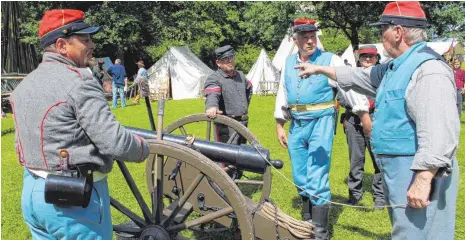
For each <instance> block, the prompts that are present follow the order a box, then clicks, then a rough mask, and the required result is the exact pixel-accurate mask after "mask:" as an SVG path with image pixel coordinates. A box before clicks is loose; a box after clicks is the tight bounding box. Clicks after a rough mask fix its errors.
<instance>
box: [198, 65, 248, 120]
mask: <svg viewBox="0 0 465 240" xmlns="http://www.w3.org/2000/svg"><path fill="white" fill-rule="evenodd" d="M205 95H206V100H205V108H206V109H209V108H212V107H217V108H219V109H220V110H221V111H223V114H224V115H227V116H242V115H244V114H247V112H248V108H249V104H250V99H251V98H252V83H251V82H250V81H248V80H247V79H246V78H245V76H244V74H243V73H242V72H240V71H236V75H235V76H234V77H231V76H229V75H227V74H226V73H225V72H223V71H222V70H221V69H218V70H217V71H216V72H214V73H212V74H210V76H208V78H207V80H206V81H205Z"/></svg>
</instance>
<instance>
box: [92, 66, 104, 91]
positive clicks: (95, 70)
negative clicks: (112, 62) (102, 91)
mask: <svg viewBox="0 0 465 240" xmlns="http://www.w3.org/2000/svg"><path fill="white" fill-rule="evenodd" d="M94 61H95V60H94ZM103 63H104V62H103V60H101V59H100V60H98V61H97V64H95V65H94V66H93V67H92V75H93V76H94V77H95V79H96V80H97V81H98V82H99V83H100V85H101V86H102V87H103V78H104V77H105V72H106V70H105V68H104V67H103Z"/></svg>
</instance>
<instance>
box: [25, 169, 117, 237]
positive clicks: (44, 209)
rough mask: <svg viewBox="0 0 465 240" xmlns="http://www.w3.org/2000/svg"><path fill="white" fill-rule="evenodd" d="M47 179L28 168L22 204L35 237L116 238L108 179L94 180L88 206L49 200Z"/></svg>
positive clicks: (26, 220) (26, 219) (27, 222)
mask: <svg viewBox="0 0 465 240" xmlns="http://www.w3.org/2000/svg"><path fill="white" fill-rule="evenodd" d="M44 187H45V180H44V179H43V178H40V177H39V178H34V177H33V176H32V175H31V174H30V173H29V172H28V171H27V170H24V185H23V195H22V197H21V208H22V210H23V217H24V221H25V222H26V224H27V225H28V226H29V229H30V230H31V234H32V239H76V240H78V239H79V240H84V239H89V240H107V239H112V234H113V232H112V231H113V226H112V224H111V214H110V195H109V193H108V184H107V179H106V178H105V179H103V180H101V181H98V182H95V183H94V190H93V191H92V196H91V199H90V203H89V206H87V208H82V207H69V206H58V205H53V204H48V203H46V202H45V198H44Z"/></svg>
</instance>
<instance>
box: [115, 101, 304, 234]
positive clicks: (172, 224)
mask: <svg viewBox="0 0 465 240" xmlns="http://www.w3.org/2000/svg"><path fill="white" fill-rule="evenodd" d="M146 101H147V102H148V99H146ZM160 105H161V107H160ZM147 108H148V109H147V110H148V113H149V118H150V121H151V126H152V130H144V129H138V128H133V127H126V128H127V129H128V130H130V131H132V132H133V133H135V134H138V135H139V136H141V137H143V138H145V139H147V140H148V141H149V143H150V154H149V157H148V159H147V160H146V182H147V188H148V191H149V193H150V198H151V199H150V200H151V205H150V206H149V205H148V204H147V203H146V202H145V201H144V199H143V197H142V195H141V193H140V191H139V188H138V187H137V185H136V184H135V182H134V180H133V178H132V176H131V173H130V172H129V170H128V168H127V167H126V165H125V163H123V162H120V161H116V162H117V165H118V166H119V168H120V169H121V172H122V173H123V176H124V178H125V179H126V182H127V183H128V186H129V188H130V189H131V192H132V193H133V195H134V197H135V199H136V201H137V203H138V205H139V207H140V210H141V212H142V216H139V215H138V214H136V213H135V212H134V210H131V209H129V208H128V207H125V206H124V205H123V204H122V203H120V202H119V201H118V200H117V199H114V198H113V197H110V203H111V206H112V207H113V208H115V209H116V210H118V211H119V212H121V213H122V214H124V215H125V216H127V217H128V218H129V219H130V222H127V223H122V224H118V225H114V226H113V230H114V231H115V232H116V234H117V236H118V238H119V239H154V240H158V239H189V238H188V237H186V236H185V234H183V233H184V232H185V231H186V230H188V231H195V232H199V231H200V232H207V233H208V232H215V231H224V230H228V231H229V232H230V233H231V234H232V235H233V236H234V238H235V239H266V240H267V239H311V238H312V229H313V225H312V224H311V223H308V222H302V221H298V220H295V219H292V218H290V217H289V216H287V215H286V214H284V213H283V212H282V211H280V210H279V209H278V207H277V206H276V205H275V204H274V203H273V202H272V200H270V199H269V198H268V197H269V194H270V191H271V168H272V167H274V168H277V169H280V168H282V166H283V163H282V162H281V161H280V160H272V159H270V154H269V150H267V149H266V148H264V147H262V146H261V145H260V143H259V141H258V139H256V137H255V136H254V135H253V134H252V133H251V132H250V130H248V129H247V128H246V127H244V126H243V125H241V124H240V123H239V122H237V121H235V120H233V119H231V118H228V117H225V116H217V117H216V118H215V119H210V118H208V117H207V116H206V115H205V114H195V115H191V116H187V117H184V118H182V119H179V120H178V121H175V122H174V123H172V124H170V125H168V126H167V127H166V128H165V129H163V130H162V128H161V125H162V122H163V121H162V120H163V118H162V116H163V111H164V110H163V108H164V107H163V101H159V109H161V110H159V111H158V115H159V122H158V124H159V125H158V126H159V127H158V128H159V131H158V132H157V131H155V130H156V129H155V124H154V122H153V118H152V116H151V109H149V108H150V105H149V104H148V105H147ZM215 124H224V125H227V126H229V127H231V128H232V129H234V130H235V132H236V133H237V135H240V136H243V137H244V138H245V139H247V144H244V145H240V146H238V145H231V144H229V143H220V142H216V141H214V139H212V135H213V133H212V127H214V125H215ZM199 126H206V129H205V131H202V133H205V135H203V134H198V133H199V132H200V130H201V127H199ZM190 132H193V134H190ZM236 133H235V134H236ZM235 134H233V136H231V138H230V140H231V139H232V138H233V137H235V136H234V135H235ZM213 138H214V137H213ZM228 142H231V141H228ZM218 163H222V165H220V164H218ZM236 171H241V172H243V176H247V177H245V178H244V177H243V178H240V177H238V176H237V175H235V174H233V173H234V172H236ZM251 186H252V187H255V188H256V189H255V190H254V191H253V192H256V191H261V195H260V197H259V201H258V203H256V202H254V201H253V200H252V197H250V196H248V195H247V194H250V193H247V192H250V191H248V190H250V187H251ZM187 235H189V234H187Z"/></svg>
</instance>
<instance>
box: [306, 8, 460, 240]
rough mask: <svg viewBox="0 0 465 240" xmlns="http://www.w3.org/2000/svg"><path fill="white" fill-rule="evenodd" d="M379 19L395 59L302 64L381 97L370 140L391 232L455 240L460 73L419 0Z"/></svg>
mask: <svg viewBox="0 0 465 240" xmlns="http://www.w3.org/2000/svg"><path fill="white" fill-rule="evenodd" d="M373 26H379V27H381V35H382V36H381V37H382V41H383V46H384V49H385V50H386V52H387V53H388V54H389V55H390V56H391V57H392V58H393V60H392V61H390V62H388V63H385V64H380V65H377V66H374V67H371V68H366V69H361V68H349V67H339V68H331V67H321V66H315V65H310V64H307V63H305V64H301V65H300V66H297V68H299V69H302V70H303V71H302V72H301V73H300V74H301V75H302V76H306V75H314V74H323V75H325V76H328V77H331V78H333V79H336V80H337V81H338V83H339V85H340V86H341V87H342V88H348V89H354V90H356V91H359V92H360V93H362V94H366V95H370V96H376V102H375V112H374V114H373V130H372V134H371V144H372V147H373V149H372V150H373V152H374V153H375V154H376V161H377V163H378V166H379V167H380V169H381V172H382V174H383V183H384V192H385V196H386V201H387V204H388V205H392V206H391V207H390V208H388V210H389V216H390V218H391V222H392V239H454V232H455V212H456V200H457V191H458V180H459V169H458V164H457V157H456V154H457V148H458V142H459V133H460V122H459V117H458V113H457V108H456V101H457V99H456V94H457V92H456V88H455V81H454V75H453V73H452V70H451V68H450V67H449V66H448V65H447V63H446V62H445V61H444V59H442V57H441V56H439V55H438V54H437V53H435V52H434V51H433V50H432V49H431V48H429V47H427V46H426V36H427V35H426V31H425V28H426V27H427V21H426V16H425V13H424V11H423V9H422V7H421V5H420V3H419V2H392V3H389V4H387V6H386V8H385V10H384V12H383V14H382V16H381V20H380V21H379V22H377V23H375V24H373ZM438 111H439V112H438Z"/></svg>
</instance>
